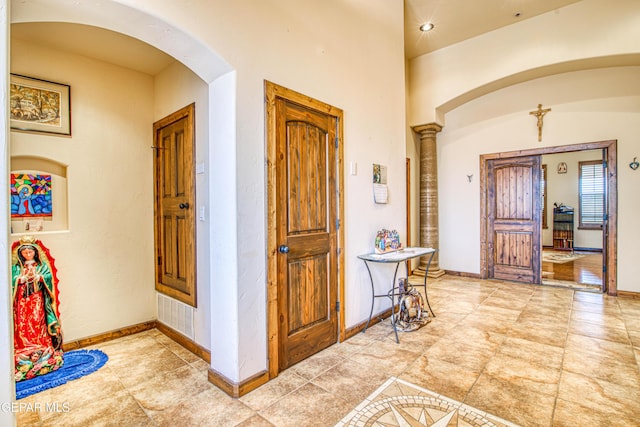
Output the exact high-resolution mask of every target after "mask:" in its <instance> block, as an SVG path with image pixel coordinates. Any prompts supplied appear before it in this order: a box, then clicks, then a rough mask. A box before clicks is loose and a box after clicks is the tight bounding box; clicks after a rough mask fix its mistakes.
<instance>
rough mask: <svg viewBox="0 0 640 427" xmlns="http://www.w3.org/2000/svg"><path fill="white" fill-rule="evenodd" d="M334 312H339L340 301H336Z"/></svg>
mask: <svg viewBox="0 0 640 427" xmlns="http://www.w3.org/2000/svg"><path fill="white" fill-rule="evenodd" d="M336 313H340V301H336Z"/></svg>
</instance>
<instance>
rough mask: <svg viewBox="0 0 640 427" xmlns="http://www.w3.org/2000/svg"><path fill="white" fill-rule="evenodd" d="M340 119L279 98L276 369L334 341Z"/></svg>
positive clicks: (277, 139)
mask: <svg viewBox="0 0 640 427" xmlns="http://www.w3.org/2000/svg"><path fill="white" fill-rule="evenodd" d="M335 141H336V118H335V117H332V116H330V115H328V114H326V113H323V112H320V111H316V110H313V109H310V108H307V107H303V106H301V105H298V104H295V103H293V102H290V101H287V100H285V99H281V98H278V99H277V100H276V159H277V160H276V236H277V237H276V238H277V244H278V251H279V254H278V259H277V266H278V267H277V271H278V274H277V276H278V279H277V280H278V322H279V326H278V335H279V336H278V341H279V349H278V365H279V369H280V370H283V369H286V368H287V367H289V366H291V365H293V364H295V363H297V362H299V361H301V360H303V359H305V358H306V357H308V356H310V355H312V354H315V353H317V352H318V351H320V350H322V349H324V348H326V347H328V346H329V345H331V344H333V343H335V342H336V341H337V338H338V335H337V334H338V332H337V331H338V321H337V316H338V313H337V311H336V310H337V239H336V236H337V233H336V228H337V224H336V197H337V196H336V147H335Z"/></svg>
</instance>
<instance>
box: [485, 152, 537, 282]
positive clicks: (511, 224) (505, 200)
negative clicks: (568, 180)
mask: <svg viewBox="0 0 640 427" xmlns="http://www.w3.org/2000/svg"><path fill="white" fill-rule="evenodd" d="M540 173H541V167H540V156H529V157H519V158H509V159H495V160H489V162H488V171H487V178H488V191H489V193H488V195H487V198H488V203H487V205H488V206H487V209H488V210H487V227H488V230H487V239H488V241H487V243H488V249H489V251H488V253H489V260H488V268H489V277H490V278H495V279H504V280H514V281H518V282H526V283H540V278H541V274H542V261H541V255H540V248H541V222H540V218H541V216H540V214H541V209H542V204H541V200H540Z"/></svg>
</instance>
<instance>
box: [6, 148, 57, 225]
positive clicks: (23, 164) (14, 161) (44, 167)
mask: <svg viewBox="0 0 640 427" xmlns="http://www.w3.org/2000/svg"><path fill="white" fill-rule="evenodd" d="M10 170H11V174H12V176H13V175H14V174H15V175H18V176H19V175H32V176H33V175H50V176H51V202H52V214H51V216H47V217H39V216H36V217H14V216H13V215H12V217H11V234H12V235H14V236H15V235H21V234H25V233H28V234H34V235H37V234H38V233H42V232H65V231H68V230H69V192H68V191H67V189H68V186H67V165H65V164H62V163H59V162H57V161H55V160H52V159H47V158H44V157H38V156H13V157H11V163H10ZM14 199H16V197H15V196H14V195H12V196H11V206H12V212H13V211H14V206H15V204H16V200H14Z"/></svg>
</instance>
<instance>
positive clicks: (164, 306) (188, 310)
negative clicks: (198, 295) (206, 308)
mask: <svg viewBox="0 0 640 427" xmlns="http://www.w3.org/2000/svg"><path fill="white" fill-rule="evenodd" d="M157 295H158V321H159V322H162V323H164V324H165V325H167V326H168V327H170V328H171V329H174V330H176V331H177V332H180V333H181V334H182V335H184V336H186V337H187V338H190V339H191V340H192V341H193V340H195V334H194V332H193V316H194V310H193V307H191V306H190V305H187V304H184V303H182V302H180V301H177V300H175V299H173V298H170V297H168V296H166V295H163V294H161V293H157Z"/></svg>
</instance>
